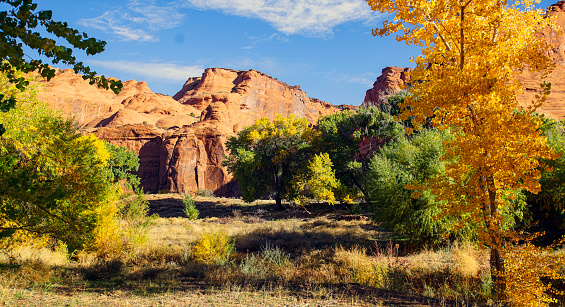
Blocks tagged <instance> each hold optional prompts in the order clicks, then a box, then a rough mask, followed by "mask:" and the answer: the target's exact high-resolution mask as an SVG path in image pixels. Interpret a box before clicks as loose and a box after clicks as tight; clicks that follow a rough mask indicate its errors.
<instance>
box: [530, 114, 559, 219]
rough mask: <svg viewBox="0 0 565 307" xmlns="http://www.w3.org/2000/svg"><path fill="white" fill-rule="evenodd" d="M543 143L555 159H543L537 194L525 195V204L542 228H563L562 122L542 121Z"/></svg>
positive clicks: (547, 119)
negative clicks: (545, 138) (544, 141)
mask: <svg viewBox="0 0 565 307" xmlns="http://www.w3.org/2000/svg"><path fill="white" fill-rule="evenodd" d="M541 129H542V131H543V134H544V136H546V137H547V144H548V145H549V146H550V147H551V149H552V151H553V153H554V154H556V156H557V158H556V159H543V160H542V161H541V162H542V163H543V164H545V165H546V166H548V168H545V167H544V168H540V171H541V179H540V184H541V191H540V192H539V193H537V194H533V193H529V192H527V193H526V195H527V202H528V204H529V206H530V208H531V210H532V213H533V214H534V215H535V218H536V219H539V220H540V222H541V224H542V225H540V226H542V227H544V228H545V227H548V228H550V229H551V228H553V229H557V228H560V229H564V228H565V123H564V122H563V121H556V120H553V119H550V118H543V125H542V126H541Z"/></svg>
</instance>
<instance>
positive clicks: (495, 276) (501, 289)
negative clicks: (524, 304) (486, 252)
mask: <svg viewBox="0 0 565 307" xmlns="http://www.w3.org/2000/svg"><path fill="white" fill-rule="evenodd" d="M504 273H505V272H504V260H503V259H502V256H501V255H500V251H499V250H498V248H491V250H490V277H491V280H492V288H491V295H492V298H493V299H494V301H495V302H498V303H503V302H504V301H505V300H506V277H505V276H504Z"/></svg>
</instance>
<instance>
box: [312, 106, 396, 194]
mask: <svg viewBox="0 0 565 307" xmlns="http://www.w3.org/2000/svg"><path fill="white" fill-rule="evenodd" d="M318 126H319V130H320V134H321V137H320V149H319V150H320V151H321V152H326V153H328V154H329V158H330V159H331V161H332V162H333V164H334V167H335V172H336V177H337V179H339V181H340V182H341V183H342V184H343V185H345V186H348V187H355V188H357V189H359V190H360V191H361V192H362V193H363V194H364V195H365V198H366V199H368V198H369V197H368V194H367V191H366V190H365V188H364V187H365V181H366V172H367V168H368V161H369V158H370V157H371V155H372V154H373V153H374V152H375V151H377V150H378V149H379V148H380V146H382V145H384V144H386V143H387V142H389V141H391V140H393V139H395V138H397V137H398V136H401V135H402V134H403V127H402V125H401V124H400V123H398V122H396V121H395V120H394V118H393V117H392V116H391V115H389V114H387V113H384V112H381V111H379V109H378V108H376V107H369V108H360V109H359V110H357V111H343V112H339V113H335V114H331V115H328V116H324V117H321V118H320V119H319V120H318Z"/></svg>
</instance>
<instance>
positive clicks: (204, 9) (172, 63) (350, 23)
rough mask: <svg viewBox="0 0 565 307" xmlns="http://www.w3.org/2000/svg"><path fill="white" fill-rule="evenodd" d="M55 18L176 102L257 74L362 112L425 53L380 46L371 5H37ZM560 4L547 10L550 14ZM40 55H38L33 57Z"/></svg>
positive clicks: (269, 0)
mask: <svg viewBox="0 0 565 307" xmlns="http://www.w3.org/2000/svg"><path fill="white" fill-rule="evenodd" d="M35 2H38V4H39V9H40V10H45V9H50V10H52V11H53V19H54V20H61V21H66V22H68V23H69V25H70V26H71V27H73V28H76V29H78V30H79V31H83V32H86V33H88V34H89V36H91V37H95V38H97V39H101V40H104V41H106V42H107V45H106V51H104V52H103V53H101V54H98V55H95V56H88V57H87V56H85V55H84V54H82V53H80V52H75V53H76V56H77V58H79V59H80V60H82V61H84V62H85V63H86V64H87V65H89V66H90V67H91V68H92V69H94V70H96V71H97V72H98V73H99V74H104V75H106V76H110V77H116V78H119V79H121V80H122V81H125V80H129V79H136V80H138V81H146V82H147V83H148V85H149V87H150V88H151V89H152V90H153V91H154V92H158V93H163V94H167V95H174V94H175V93H176V92H177V91H178V90H180V88H181V87H182V85H183V83H184V81H185V80H186V79H188V78H189V77H198V76H201V74H202V72H203V70H204V69H205V68H208V67H225V68H231V69H239V70H247V69H255V70H259V71H261V72H263V73H266V74H268V75H270V76H272V77H274V78H277V79H278V80H281V81H284V82H286V83H288V84H290V85H300V86H301V88H302V90H304V91H306V92H307V94H308V96H309V97H315V98H319V99H322V100H325V101H327V102H330V103H333V104H353V105H359V104H360V103H361V102H362V101H363V98H364V97H365V91H366V90H367V89H369V88H370V87H371V86H372V83H373V82H374V81H375V79H376V77H377V76H378V75H380V73H381V70H382V68H384V67H386V66H402V67H405V66H412V63H410V62H409V58H410V56H412V55H417V54H418V53H419V52H420V49H419V48H415V47H410V46H407V45H406V44H404V43H399V42H396V40H395V39H394V37H385V38H381V37H373V36H372V35H371V29H372V28H375V27H378V26H379V25H381V24H382V21H383V20H384V19H385V18H386V17H387V16H386V15H380V14H378V13H376V12H372V11H371V10H370V8H369V6H368V4H367V3H366V1H365V0H176V1H170V0H114V1H109V0H95V1H92V0H37V1H35ZM554 2H556V1H542V3H541V6H543V7H546V6H548V5H550V4H552V3H554ZM30 55H31V56H33V54H30Z"/></svg>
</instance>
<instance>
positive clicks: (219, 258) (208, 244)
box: [193, 230, 235, 265]
mask: <svg viewBox="0 0 565 307" xmlns="http://www.w3.org/2000/svg"><path fill="white" fill-rule="evenodd" d="M234 252H235V240H234V239H233V238H232V237H230V236H228V235H227V234H226V233H225V232H224V231H222V230H219V231H212V232H207V233H204V234H203V235H202V238H200V240H199V241H198V242H197V243H196V244H195V245H194V247H193V255H194V259H195V260H196V261H198V262H202V263H205V264H217V265H226V264H228V263H230V262H231V260H232V257H233V254H234Z"/></svg>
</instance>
